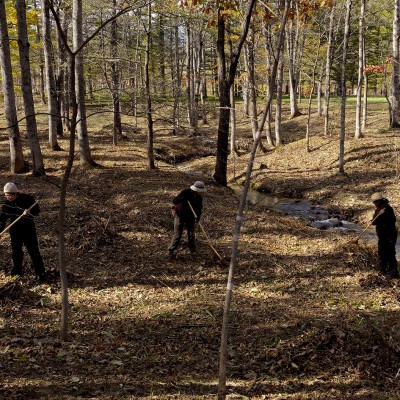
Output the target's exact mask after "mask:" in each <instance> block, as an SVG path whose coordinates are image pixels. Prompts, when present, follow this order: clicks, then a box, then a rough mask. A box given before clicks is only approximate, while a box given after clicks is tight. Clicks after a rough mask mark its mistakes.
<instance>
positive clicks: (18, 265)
mask: <svg viewBox="0 0 400 400" xmlns="http://www.w3.org/2000/svg"><path fill="white" fill-rule="evenodd" d="M4 196H5V198H6V200H5V202H4V203H3V205H2V207H1V213H0V232H3V231H4V228H5V226H6V224H7V221H10V229H9V233H10V237H11V248H12V262H13V267H12V270H11V276H22V275H23V273H24V270H23V264H22V262H23V258H24V253H23V246H25V247H26V250H27V251H28V254H29V256H30V258H31V260H32V265H33V268H34V270H35V273H36V275H37V276H38V278H39V280H41V281H44V280H45V268H44V264H43V259H42V256H41V254H40V250H39V244H38V240H37V234H36V227H35V221H34V216H36V215H38V214H39V212H40V208H39V205H38V204H35V199H34V198H33V197H32V196H31V195H29V194H26V193H20V192H19V190H18V188H17V185H16V184H15V183H12V182H8V183H6V185H5V186H4ZM32 206H33V207H32ZM21 216H22V217H21ZM19 217H21V218H19ZM18 218H19V219H18ZM14 221H16V222H15V223H14V224H13V225H12V226H11V224H12V223H13V222H14Z"/></svg>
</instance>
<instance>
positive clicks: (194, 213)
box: [188, 200, 222, 260]
mask: <svg viewBox="0 0 400 400" xmlns="http://www.w3.org/2000/svg"><path fill="white" fill-rule="evenodd" d="M188 203H189V207H190V209H191V210H192V213H193V215H194V217H195V218H196V219H197V214H196V211H194V208H193V206H192V204H191V203H190V201H189V200H188ZM197 223H198V224H199V225H200V228H201V230H202V231H203V233H204V236H205V237H206V239H207V242H208V244H209V246H210V247H211V249H212V250H213V252H214V253H215V254H216V255H217V256H218V258H219V259H220V260H222V257H221V256H220V255H219V253H218V251H217V250H215V248H214V246H213V245H212V243H211V239H210V237H209V236H208V235H207V232H206V230H205V229H204V227H203V225H202V224H201V222H200V221H198V222H197Z"/></svg>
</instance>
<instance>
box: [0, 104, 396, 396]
mask: <svg viewBox="0 0 400 400" xmlns="http://www.w3.org/2000/svg"><path fill="white" fill-rule="evenodd" d="M350 107H351V103H350V105H349V110H350ZM334 117H336V118H337V119H338V117H339V116H338V115H336V116H334ZM107 118H108V116H104V118H102V117H99V116H98V115H97V116H96V118H95V119H94V118H91V119H89V121H88V125H89V127H90V141H91V146H92V155H93V158H94V159H95V161H96V162H98V163H99V164H100V165H101V167H100V168H93V169H89V170H83V169H81V168H80V167H79V165H78V162H76V164H75V166H74V168H73V173H72V176H71V180H70V185H69V188H68V198H67V221H66V223H67V226H66V244H67V252H68V266H67V269H68V277H69V301H70V309H69V333H68V340H67V341H62V340H61V339H60V309H61V306H60V283H59V278H58V277H57V272H56V271H57V268H58V238H57V232H58V228H57V221H58V210H59V185H60V181H61V178H62V174H63V169H64V165H65V158H66V152H67V149H68V140H67V138H64V139H60V145H61V147H62V148H63V149H64V150H63V151H60V152H51V151H50V150H49V149H48V148H47V147H46V124H45V123H44V121H42V125H41V127H42V128H43V129H41V132H42V134H43V147H42V151H43V155H44V159H45V166H46V169H47V176H46V177H42V178H40V177H33V176H32V175H30V174H21V175H17V176H12V175H10V174H9V173H8V172H7V171H8V151H9V144H8V140H7V138H6V135H5V134H3V135H2V138H1V140H0V178H1V179H0V182H3V183H6V182H7V181H13V182H15V183H16V184H17V185H18V187H19V188H20V190H21V191H22V192H27V193H31V194H33V195H34V196H35V198H36V199H37V200H38V201H39V203H40V206H41V210H42V212H41V215H40V216H39V217H38V218H37V219H36V224H37V230H38V236H39V242H40V246H41V251H42V255H43V257H44V260H45V265H46V268H47V270H48V271H49V281H48V282H47V283H44V284H39V283H38V282H37V281H36V280H35V278H34V274H33V273H32V271H30V267H29V260H28V259H26V270H27V271H26V274H25V275H24V276H23V277H22V278H21V279H19V280H13V279H12V278H11V277H10V276H9V271H10V256H11V251H10V250H11V249H10V242H9V237H8V235H6V236H5V237H3V238H2V239H1V242H0V251H1V252H2V257H1V259H0V307H1V308H0V310H1V314H0V371H1V372H0V374H1V379H0V398H4V399H8V400H16V399H18V400H22V399H52V400H53V399H183V400H185V399H215V398H216V393H217V385H218V365H219V346H220V331H221V322H222V311H223V304H224V298H225V289H226V282H227V274H228V268H229V266H228V265H227V263H224V262H222V263H221V262H219V261H218V258H216V257H215V256H214V254H213V252H212V250H211V249H210V247H209V246H208V244H207V241H206V240H205V238H204V236H203V235H202V232H201V231H200V230H199V231H198V233H197V242H198V254H197V257H196V259H191V258H190V257H189V254H188V251H187V249H186V247H185V243H183V246H182V249H180V250H179V252H178V255H177V259H176V260H169V258H168V257H167V248H168V245H169V242H170V239H171V235H172V229H173V222H172V217H171V211H170V203H171V199H172V197H174V196H175V195H176V194H177V193H178V192H179V191H180V190H181V189H183V188H185V187H188V186H190V185H191V184H192V183H193V181H194V180H198V179H202V180H203V181H204V182H205V183H206V186H207V188H208V191H207V192H206V194H205V196H204V213H203V216H202V224H203V226H204V228H205V230H206V231H207V233H208V235H209V236H210V238H211V241H212V243H213V245H214V247H215V248H216V249H217V251H218V252H219V254H221V256H222V257H223V259H224V260H228V259H229V257H230V249H231V242H232V231H233V227H234V224H235V218H236V213H237V208H238V204H239V199H238V197H237V196H236V195H235V193H234V191H233V190H232V188H231V187H221V186H218V185H216V184H215V183H214V182H213V180H212V179H211V174H212V172H213V169H214V162H215V143H216V137H215V136H216V128H215V126H216V125H215V120H210V122H209V125H205V126H201V127H200V131H201V136H198V137H188V136H187V135H183V134H179V135H176V136H172V135H171V133H170V132H168V130H161V129H160V130H157V132H156V135H155V154H156V156H157V159H156V167H157V168H156V169H154V170H148V169H147V158H146V157H147V156H146V154H147V153H146V140H147V137H146V130H145V129H144V128H143V129H139V128H134V127H133V124H132V121H130V120H129V119H127V118H125V119H124V129H125V133H124V134H125V139H124V140H121V141H120V142H119V144H118V146H112V141H111V133H110V132H111V127H110V125H109V120H107ZM348 119H349V121H350V120H351V119H352V117H351V115H350V111H349V114H348ZM243 121H244V122H243V123H242V124H240V125H239V129H238V143H239V147H240V148H239V151H240V152H241V156H240V157H237V156H236V157H233V156H231V157H230V160H229V165H228V171H229V185H230V186H232V185H236V183H235V182H240V180H241V179H243V173H244V171H245V168H246V166H247V160H248V153H247V152H246V150H248V149H249V148H251V141H252V139H251V132H250V130H249V128H248V126H249V125H248V121H246V120H245V119H243ZM369 121H370V122H369V125H368V128H367V130H366V135H365V138H363V139H359V140H356V139H353V138H352V134H353V131H352V130H354V126H352V124H351V123H349V124H348V125H347V134H348V136H347V139H346V147H345V149H346V156H345V161H346V164H345V171H346V174H345V175H342V174H339V173H338V166H337V163H338V150H339V138H338V135H337V134H338V130H339V125H338V123H337V124H336V125H335V126H333V127H332V134H331V135H330V136H322V135H321V132H322V127H323V120H322V118H317V117H315V116H313V118H312V122H311V123H312V125H311V140H310V144H311V151H310V152H307V151H306V149H305V141H304V135H305V123H306V116H305V115H303V116H301V117H298V118H296V119H294V120H290V121H289V120H286V121H284V123H283V137H284V141H285V145H283V146H280V147H278V148H276V149H273V148H267V151H266V153H262V152H260V153H259V155H258V156H257V160H256V163H255V165H254V173H253V175H252V180H253V186H254V187H255V188H258V189H262V190H264V191H265V192H268V193H271V194H274V195H278V196H288V197H295V198H306V199H309V200H311V201H312V202H313V203H314V204H315V205H316V206H317V205H321V206H324V207H326V208H327V209H329V210H331V211H332V214H333V215H334V214H335V215H341V216H343V217H344V218H347V219H349V220H352V221H355V222H358V223H359V224H360V225H361V226H365V225H366V224H367V223H368V220H369V219H370V217H371V215H372V213H373V208H374V207H373V205H372V204H371V202H370V200H369V198H370V195H371V194H372V193H373V192H376V191H383V192H384V193H385V194H386V195H387V197H388V198H389V199H390V200H391V204H392V205H393V207H394V208H395V210H397V211H398V210H399V207H400V191H399V171H398V164H399V162H398V149H399V143H398V140H399V139H398V132H395V131H389V130H387V129H386V127H387V113H386V110H385V105H384V104H376V105H374V104H371V106H370V115H369ZM156 128H157V129H158V128H160V127H159V126H158V125H157V124H156ZM25 145H26V144H25ZM26 156H27V158H28V157H29V155H28V154H27V155H26ZM172 161H179V162H180V163H179V165H177V164H173V163H172ZM3 183H2V184H1V185H3ZM372 232H373V231H372ZM355 237H356V235H355V234H352V233H348V232H344V231H343V230H338V229H336V230H334V229H332V230H319V229H316V228H314V227H312V226H311V225H310V223H309V222H308V221H307V220H304V219H302V218H300V217H296V216H291V215H286V214H285V213H282V212H276V211H274V210H273V209H271V208H269V207H265V206H260V205H251V204H248V207H247V208H246V219H245V222H244V224H243V227H242V232H241V236H240V256H239V262H238V268H237V273H236V278H235V285H234V292H233V305H232V310H231V319H230V326H229V352H228V354H229V359H228V365H227V373H228V393H229V394H228V396H227V397H228V398H229V399H288V400H289V399H290V400H294V399H296V400H300V399H338V400H339V399H353V400H354V399H356V400H361V399H362V400H367V399H378V400H379V399H399V398H400V377H399V369H400V318H399V317H400V315H399V311H400V304H399V301H400V284H399V282H398V281H397V280H389V279H387V278H385V277H383V276H380V275H379V274H378V272H377V266H376V249H375V247H376V245H375V244H374V243H370V242H366V241H360V243H359V245H356V244H353V243H352V240H353V239H354V238H355Z"/></svg>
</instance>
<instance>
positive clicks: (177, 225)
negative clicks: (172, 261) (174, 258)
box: [168, 215, 196, 252]
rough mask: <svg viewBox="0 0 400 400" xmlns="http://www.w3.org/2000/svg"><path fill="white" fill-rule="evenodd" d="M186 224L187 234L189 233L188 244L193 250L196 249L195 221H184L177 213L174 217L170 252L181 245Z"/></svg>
mask: <svg viewBox="0 0 400 400" xmlns="http://www.w3.org/2000/svg"><path fill="white" fill-rule="evenodd" d="M185 226H186V230H187V235H188V246H189V250H190V251H191V252H194V251H195V248H196V245H195V236H194V229H195V221H194V220H188V221H182V220H181V219H180V218H179V217H178V216H177V215H175V217H174V236H173V237H172V241H171V245H170V246H169V247H168V250H169V251H170V252H173V251H174V250H176V248H177V247H178V246H179V243H180V242H181V239H182V234H183V229H184V227H185Z"/></svg>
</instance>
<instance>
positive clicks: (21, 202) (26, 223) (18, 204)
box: [0, 193, 40, 235]
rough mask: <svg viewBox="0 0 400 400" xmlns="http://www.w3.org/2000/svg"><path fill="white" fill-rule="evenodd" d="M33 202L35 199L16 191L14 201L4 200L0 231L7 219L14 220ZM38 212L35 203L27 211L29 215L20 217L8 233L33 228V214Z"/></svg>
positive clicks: (0, 217)
mask: <svg viewBox="0 0 400 400" xmlns="http://www.w3.org/2000/svg"><path fill="white" fill-rule="evenodd" d="M34 203H35V199H34V198H33V197H32V196H31V195H29V194H25V193H18V195H17V197H16V198H15V200H14V201H9V200H6V201H5V202H4V203H3V205H2V207H1V214H0V232H2V231H3V230H4V228H5V226H6V223H7V220H10V223H12V222H14V221H15V220H16V219H17V218H18V217H19V216H20V215H21V214H22V213H23V212H24V210H27V209H28V208H29V207H31V206H32V205H33V204H34ZM39 212H40V208H39V206H38V205H37V204H36V205H35V206H34V207H32V209H31V210H30V211H29V213H30V214H31V215H26V216H24V217H22V218H21V219H20V220H19V221H18V222H17V223H16V224H15V225H13V226H12V227H11V229H10V234H11V235H12V234H13V233H18V232H19V231H25V230H30V229H32V228H34V226H35V222H34V219H33V215H38V214H39Z"/></svg>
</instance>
